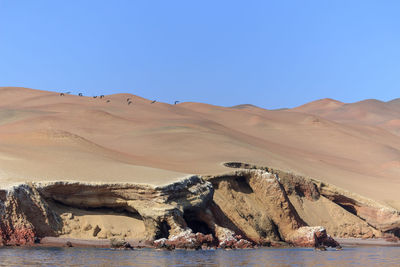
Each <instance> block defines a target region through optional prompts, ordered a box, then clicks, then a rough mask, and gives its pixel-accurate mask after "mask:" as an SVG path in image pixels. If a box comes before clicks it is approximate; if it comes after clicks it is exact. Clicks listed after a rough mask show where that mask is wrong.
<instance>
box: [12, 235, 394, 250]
mask: <svg viewBox="0 0 400 267" xmlns="http://www.w3.org/2000/svg"><path fill="white" fill-rule="evenodd" d="M335 240H336V241H338V242H339V244H340V245H341V246H342V247H359V246H374V247H377V246H378V247H400V242H390V241H386V240H385V239H383V238H374V239H372V238H371V239H362V238H335ZM125 241H126V242H128V243H129V244H130V245H131V247H132V248H133V249H140V248H152V249H158V248H156V247H155V246H154V245H153V243H152V242H151V241H143V240H134V239H126V240H125ZM28 246H30V247H77V248H112V246H111V241H110V240H109V239H79V238H64V237H44V238H42V239H41V240H40V242H39V243H35V244H33V245H28ZM10 247H13V246H10ZM254 248H261V247H254ZM263 248H264V247H263ZM271 248H279V247H276V246H271ZM282 248H288V247H287V246H282ZM289 248H296V247H289ZM117 249H118V248H117ZM207 249H212V248H207Z"/></svg>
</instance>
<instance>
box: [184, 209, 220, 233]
mask: <svg viewBox="0 0 400 267" xmlns="http://www.w3.org/2000/svg"><path fill="white" fill-rule="evenodd" d="M183 219H184V220H185V221H186V224H187V226H188V227H189V228H190V229H192V231H193V233H202V234H205V235H208V234H212V235H214V233H213V231H212V230H211V229H210V227H209V226H208V225H207V224H206V223H205V222H203V221H201V220H199V219H198V217H197V215H196V213H195V212H193V211H186V212H185V213H184V214H183Z"/></svg>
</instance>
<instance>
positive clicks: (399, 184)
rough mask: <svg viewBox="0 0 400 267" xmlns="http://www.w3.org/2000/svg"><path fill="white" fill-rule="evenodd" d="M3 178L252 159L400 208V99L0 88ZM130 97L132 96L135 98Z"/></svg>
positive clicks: (112, 178)
mask: <svg viewBox="0 0 400 267" xmlns="http://www.w3.org/2000/svg"><path fill="white" fill-rule="evenodd" d="M0 98H1V99H2V101H1V102H0V183H1V185H2V186H3V187H5V186H9V185H11V184H14V183H19V182H25V181H56V180H73V181H87V182H108V183H110V182H132V183H147V184H153V185H163V184H168V183H170V182H172V181H175V180H177V179H180V178H182V177H185V176H187V175H188V174H218V173H223V172H226V171H229V170H228V169H227V168H226V167H225V166H223V164H222V163H224V162H231V161H237V162H246V163H251V164H257V165H262V166H270V167H273V168H278V169H281V170H285V171H292V172H294V173H297V174H302V175H307V176H309V177H311V178H315V179H318V180H321V181H326V182H329V183H330V184H333V185H336V186H339V187H341V188H344V189H346V190H348V191H351V192H355V193H358V194H360V195H363V196H366V197H369V198H372V199H375V200H378V201H384V202H386V203H387V204H389V205H392V206H393V207H396V208H400V194H398V190H399V188H400V179H399V178H398V176H399V174H400V137H399V136H398V133H399V131H400V123H398V120H397V119H396V118H399V117H400V116H399V115H400V104H398V102H399V101H397V100H394V101H391V102H380V101H377V100H368V101H364V102H359V103H354V104H344V103H341V102H338V101H334V100H329V99H325V100H320V101H316V102H312V103H309V104H307V105H305V106H302V107H298V108H295V109H292V110H278V111H272V110H266V109H262V108H258V107H254V106H251V105H240V106H235V107H220V106H212V105H207V104H201V103H188V102H186V103H180V104H177V105H170V104H166V103H159V102H155V103H153V104H152V103H151V101H150V100H147V99H143V98H141V97H139V96H135V95H131V94H116V95H107V96H105V97H104V98H100V97H97V98H93V97H92V96H90V97H87V96H83V97H80V96H76V95H68V94H65V95H64V96H60V94H59V93H56V92H47V91H40V90H33V89H27V88H16V87H2V88H0ZM128 98H130V101H132V103H131V104H128V101H127V100H128Z"/></svg>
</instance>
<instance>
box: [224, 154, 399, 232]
mask: <svg viewBox="0 0 400 267" xmlns="http://www.w3.org/2000/svg"><path fill="white" fill-rule="evenodd" d="M225 165H226V166H228V167H232V168H242V169H248V170H257V169H258V170H263V171H266V172H268V173H271V174H274V175H275V176H276V177H277V179H278V181H279V183H280V184H281V185H282V187H283V188H284V191H285V192H286V193H287V195H288V198H289V200H290V202H291V203H292V205H293V206H294V208H295V210H296V211H297V213H298V214H299V216H300V217H301V219H302V220H303V221H304V222H305V223H306V224H307V225H310V226H318V225H322V226H324V227H325V228H326V229H327V230H328V232H330V233H332V234H333V235H334V236H336V237H357V238H373V237H383V236H388V234H389V236H390V235H397V236H400V212H399V211H398V210H395V209H393V208H392V207H389V206H387V205H384V204H382V203H379V202H376V201H373V200H371V199H368V198H365V197H362V196H360V195H357V194H355V193H351V192H348V191H346V190H343V189H341V188H338V187H336V186H334V185H330V184H327V183H323V182H321V181H318V180H315V179H310V178H306V177H303V176H300V175H296V174H293V173H288V172H284V171H281V170H275V169H272V168H269V167H260V166H255V165H251V164H245V163H239V162H230V163H226V164H225Z"/></svg>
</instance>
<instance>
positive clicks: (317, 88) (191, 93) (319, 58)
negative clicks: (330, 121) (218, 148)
mask: <svg viewBox="0 0 400 267" xmlns="http://www.w3.org/2000/svg"><path fill="white" fill-rule="evenodd" d="M399 12H400V1H386V0H385V1H379V0H375V1H368V0H360V1H355V0H331V1H324V0H315V1H307V0H304V1H303V0H298V1H285V0H277V1H267V0H264V1H252V0H246V1H245V0H242V1H233V0H230V1H217V0H213V1H205V0H201V1H200V0H199V1H195V0H182V1H175V0H160V1H152V0H142V1H135V0H127V1H124V0H115V1H112V0H109V1H100V0H93V1H89V0H82V1H80V0H79V1H78V0H75V1H74V0H68V1H67V0H66V1H61V0H60V1H54V0H51V1H50V0H49V1H42V0H35V1H33V0H26V1H23V0H0V86H24V87H31V88H37V89H43V90H55V91H72V92H74V93H78V92H83V93H84V94H86V95H98V94H111V93H119V92H129V93H133V94H138V95H140V96H143V97H146V98H149V99H157V100H159V101H164V102H169V103H171V102H173V101H174V100H180V101H195V102H205V103H210V104H217V105H223V106H231V105H236V104H242V103H251V104H255V105H259V106H262V107H265V108H279V107H293V106H296V105H300V104H303V103H305V102H308V101H312V100H315V99H319V98H324V97H331V98H335V99H338V100H341V101H345V102H353V101H357V100H361V99H366V98H377V99H381V100H389V99H392V98H396V97H400V15H399Z"/></svg>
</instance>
